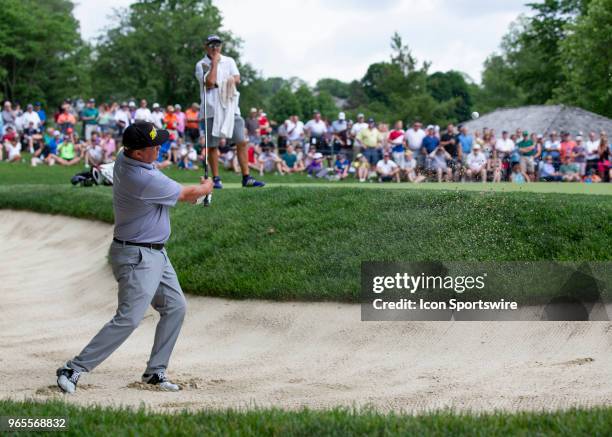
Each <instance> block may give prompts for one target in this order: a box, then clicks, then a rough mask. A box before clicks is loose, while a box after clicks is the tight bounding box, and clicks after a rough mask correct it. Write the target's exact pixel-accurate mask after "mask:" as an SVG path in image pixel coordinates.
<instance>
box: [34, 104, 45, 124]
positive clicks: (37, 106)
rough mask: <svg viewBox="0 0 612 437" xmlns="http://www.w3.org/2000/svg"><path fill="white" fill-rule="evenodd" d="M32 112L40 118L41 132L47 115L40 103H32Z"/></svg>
mask: <svg viewBox="0 0 612 437" xmlns="http://www.w3.org/2000/svg"><path fill="white" fill-rule="evenodd" d="M34 111H36V113H37V114H38V118H40V126H41V130H42V128H43V127H44V126H45V124H46V123H47V113H46V112H45V110H44V109H43V108H42V107H41V105H40V102H36V103H34Z"/></svg>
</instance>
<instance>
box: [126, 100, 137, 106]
mask: <svg viewBox="0 0 612 437" xmlns="http://www.w3.org/2000/svg"><path fill="white" fill-rule="evenodd" d="M128 106H136V103H135V102H133V101H130V103H128Z"/></svg>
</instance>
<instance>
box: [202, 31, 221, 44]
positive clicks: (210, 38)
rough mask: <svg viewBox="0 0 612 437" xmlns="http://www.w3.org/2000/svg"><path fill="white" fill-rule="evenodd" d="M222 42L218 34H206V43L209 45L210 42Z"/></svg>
mask: <svg viewBox="0 0 612 437" xmlns="http://www.w3.org/2000/svg"><path fill="white" fill-rule="evenodd" d="M215 42H216V43H223V41H222V40H221V38H220V37H219V35H215V34H214V33H213V34H211V35H208V36H207V37H206V45H210V44H212V43H215Z"/></svg>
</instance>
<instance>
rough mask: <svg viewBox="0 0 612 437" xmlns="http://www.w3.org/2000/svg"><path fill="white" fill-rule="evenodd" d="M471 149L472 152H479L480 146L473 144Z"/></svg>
mask: <svg viewBox="0 0 612 437" xmlns="http://www.w3.org/2000/svg"><path fill="white" fill-rule="evenodd" d="M472 149H474V150H476V149H478V150H480V144H478V143H476V144H474V145H473V146H472Z"/></svg>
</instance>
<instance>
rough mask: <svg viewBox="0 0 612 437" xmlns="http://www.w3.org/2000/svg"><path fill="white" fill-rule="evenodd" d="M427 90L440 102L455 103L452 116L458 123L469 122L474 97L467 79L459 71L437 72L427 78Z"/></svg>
mask: <svg viewBox="0 0 612 437" xmlns="http://www.w3.org/2000/svg"><path fill="white" fill-rule="evenodd" d="M427 89H428V90H429V92H430V93H431V96H432V97H433V98H434V99H436V100H437V101H438V102H440V103H441V102H447V101H453V100H454V105H455V108H454V110H453V111H452V113H451V114H447V115H448V116H452V117H453V118H455V120H456V121H463V120H467V119H468V118H469V117H470V114H471V113H472V95H471V92H470V88H469V87H468V83H467V81H466V77H465V75H464V74H463V73H460V72H458V71H447V72H446V73H442V72H437V73H434V74H432V75H430V76H429V77H428V78H427Z"/></svg>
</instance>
